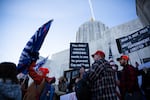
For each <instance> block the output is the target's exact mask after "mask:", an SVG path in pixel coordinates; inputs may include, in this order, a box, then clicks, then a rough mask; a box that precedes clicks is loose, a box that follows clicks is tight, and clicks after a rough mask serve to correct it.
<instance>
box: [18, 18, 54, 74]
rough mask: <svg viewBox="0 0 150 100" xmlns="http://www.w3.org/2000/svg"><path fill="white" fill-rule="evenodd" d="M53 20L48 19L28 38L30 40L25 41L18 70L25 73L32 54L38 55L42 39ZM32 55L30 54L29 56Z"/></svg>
mask: <svg viewBox="0 0 150 100" xmlns="http://www.w3.org/2000/svg"><path fill="white" fill-rule="evenodd" d="M52 21H53V20H50V21H48V22H47V23H45V24H44V25H42V26H41V27H40V28H39V29H38V30H37V31H36V32H35V34H34V35H33V36H32V37H31V38H30V40H29V41H28V42H27V44H26V46H25V47H24V49H23V51H22V53H21V56H20V59H19V63H18V66H17V69H18V71H19V72H21V73H24V74H27V73H28V71H27V69H28V67H29V66H30V64H31V61H32V59H33V57H32V56H33V55H34V56H37V57H38V52H39V50H40V48H41V46H42V44H43V41H44V39H45V37H46V35H47V33H48V31H49V28H50V26H51V23H52ZM31 55H32V56H31Z"/></svg>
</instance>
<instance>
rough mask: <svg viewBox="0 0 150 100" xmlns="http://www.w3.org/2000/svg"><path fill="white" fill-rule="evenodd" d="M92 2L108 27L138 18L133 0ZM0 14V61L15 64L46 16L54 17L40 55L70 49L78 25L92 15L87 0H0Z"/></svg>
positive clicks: (101, 19)
mask: <svg viewBox="0 0 150 100" xmlns="http://www.w3.org/2000/svg"><path fill="white" fill-rule="evenodd" d="M91 2H92V6H93V11H94V16H95V20H97V21H101V22H102V23H104V24H105V25H106V26H108V27H110V28H111V27H113V26H117V25H120V24H123V23H126V22H129V21H131V20H133V19H136V18H137V15H136V7H135V0H91ZM0 14H1V15H0V23H1V24H0V35H1V36H0V47H1V49H0V62H3V61H12V62H15V63H16V64H17V63H18V60H19V57H20V54H21V52H22V50H23V48H24V46H25V45H26V43H27V41H28V40H29V39H30V37H31V36H32V35H33V34H34V33H35V32H36V30H37V29H38V28H39V27H40V26H41V25H43V24H44V23H46V22H47V21H48V20H50V19H54V21H53V23H52V25H51V27H50V30H49V32H48V34H47V36H46V38H45V41H44V43H43V45H42V47H41V50H40V56H43V57H46V56H47V55H49V56H50V57H49V58H51V55H52V54H55V53H57V52H60V51H63V50H65V49H69V45H70V44H69V43H70V42H75V40H76V32H77V30H78V28H79V27H80V25H82V24H83V23H85V22H87V21H89V20H90V18H91V12H90V6H89V1H88V0H1V1H0ZM62 59H63V58H62Z"/></svg>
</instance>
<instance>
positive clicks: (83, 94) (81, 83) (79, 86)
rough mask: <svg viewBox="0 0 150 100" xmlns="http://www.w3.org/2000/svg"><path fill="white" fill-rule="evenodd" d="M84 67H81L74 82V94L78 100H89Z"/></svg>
mask: <svg viewBox="0 0 150 100" xmlns="http://www.w3.org/2000/svg"><path fill="white" fill-rule="evenodd" d="M85 75H86V72H85V66H84V65H81V68H80V70H79V77H77V78H76V80H75V92H76V97H77V99H78V100H90V92H89V90H90V88H89V84H88V82H89V81H88V80H87V78H86V76H85Z"/></svg>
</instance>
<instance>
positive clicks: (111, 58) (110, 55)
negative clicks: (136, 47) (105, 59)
mask: <svg viewBox="0 0 150 100" xmlns="http://www.w3.org/2000/svg"><path fill="white" fill-rule="evenodd" d="M109 63H110V65H111V66H112V68H113V67H115V62H114V60H113V55H112V51H111V46H109Z"/></svg>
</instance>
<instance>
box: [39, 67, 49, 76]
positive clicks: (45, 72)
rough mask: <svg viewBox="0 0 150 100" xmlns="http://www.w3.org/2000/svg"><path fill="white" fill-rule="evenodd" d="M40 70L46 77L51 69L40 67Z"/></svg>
mask: <svg viewBox="0 0 150 100" xmlns="http://www.w3.org/2000/svg"><path fill="white" fill-rule="evenodd" d="M39 70H40V71H41V72H43V74H44V75H46V74H48V73H49V69H48V68H43V67H40V68H39Z"/></svg>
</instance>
